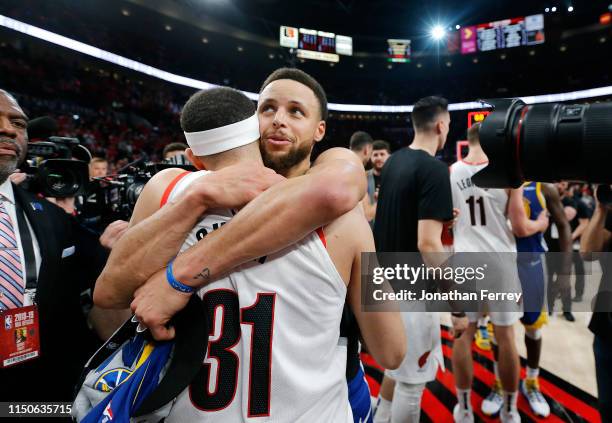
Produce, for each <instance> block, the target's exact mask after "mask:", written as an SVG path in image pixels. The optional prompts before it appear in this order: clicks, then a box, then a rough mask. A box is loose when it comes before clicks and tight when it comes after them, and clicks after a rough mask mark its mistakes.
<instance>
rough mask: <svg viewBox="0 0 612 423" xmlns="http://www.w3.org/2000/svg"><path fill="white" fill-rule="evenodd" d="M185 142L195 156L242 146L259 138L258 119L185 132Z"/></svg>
mask: <svg viewBox="0 0 612 423" xmlns="http://www.w3.org/2000/svg"><path fill="white" fill-rule="evenodd" d="M185 138H186V139H187V144H189V147H191V151H193V154H194V155H196V156H209V155H211V154H216V153H222V152H224V151H227V150H231V149H232V148H237V147H242V146H243V145H247V144H250V143H252V142H253V141H255V140H257V139H258V138H259V119H258V118H257V115H256V114H255V115H253V116H251V117H250V118H248V119H245V120H241V121H240V122H236V123H232V124H230V125H226V126H222V127H220V128H214V129H208V130H206V131H200V132H185Z"/></svg>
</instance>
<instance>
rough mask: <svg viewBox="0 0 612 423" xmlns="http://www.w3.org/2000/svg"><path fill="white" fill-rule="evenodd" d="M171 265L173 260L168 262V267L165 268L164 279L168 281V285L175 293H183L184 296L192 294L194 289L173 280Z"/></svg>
mask: <svg viewBox="0 0 612 423" xmlns="http://www.w3.org/2000/svg"><path fill="white" fill-rule="evenodd" d="M175 258H176V257H175ZM173 264H174V259H172V260H170V262H168V267H166V279H167V280H168V284H169V285H170V286H171V287H172V288H174V289H176V290H177V291H180V292H183V293H185V294H193V293H194V291H195V288H193V287H191V286H189V285H185V284H184V283H182V282H179V281H177V280H176V279H174V275H173V274H172V265H173Z"/></svg>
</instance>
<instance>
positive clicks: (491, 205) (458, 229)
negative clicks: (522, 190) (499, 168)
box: [450, 161, 516, 252]
mask: <svg viewBox="0 0 612 423" xmlns="http://www.w3.org/2000/svg"><path fill="white" fill-rule="evenodd" d="M485 166H486V163H478V164H470V163H467V162H463V161H460V162H456V163H454V164H453V165H452V166H451V168H450V178H451V189H452V193H453V207H455V208H458V209H459V217H458V220H457V222H456V223H455V227H454V228H453V235H454V247H455V251H458V252H516V242H515V240H514V235H513V234H512V230H511V229H510V226H509V224H508V219H507V217H506V210H507V205H508V194H507V193H506V190H504V189H485V188H480V187H477V186H476V185H474V183H473V182H472V176H473V175H474V174H475V173H477V172H478V171H480V170H481V169H483V168H484V167H485Z"/></svg>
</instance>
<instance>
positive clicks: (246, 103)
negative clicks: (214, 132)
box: [181, 87, 256, 132]
mask: <svg viewBox="0 0 612 423" xmlns="http://www.w3.org/2000/svg"><path fill="white" fill-rule="evenodd" d="M255 110H256V109H255V104H254V103H253V102H252V101H251V100H249V98H248V97H247V96H245V95H244V94H242V93H241V92H240V91H238V90H235V89H233V88H228V87H217V88H211V89H209V90H202V91H198V92H197V93H195V94H194V95H192V96H191V97H190V98H189V100H187V103H185V106H184V107H183V111H182V112H181V128H182V129H183V131H185V132H199V131H206V130H208V129H213V128H219V127H221V126H226V125H230V124H232V123H236V122H240V121H242V120H245V119H248V118H250V117H251V116H253V115H254V114H255Z"/></svg>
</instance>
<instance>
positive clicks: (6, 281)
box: [0, 200, 25, 310]
mask: <svg viewBox="0 0 612 423" xmlns="http://www.w3.org/2000/svg"><path fill="white" fill-rule="evenodd" d="M24 292H25V287H24V285H23V271H22V269H21V259H20V257H19V249H18V248H17V237H16V236H15V229H14V227H13V222H12V221H11V217H10V216H9V214H8V213H7V211H6V208H5V207H4V200H0V294H1V295H0V310H6V309H10V308H15V307H21V306H23V297H24Z"/></svg>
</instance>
